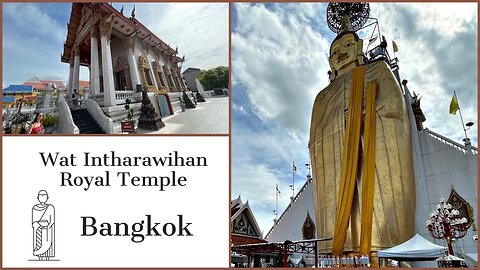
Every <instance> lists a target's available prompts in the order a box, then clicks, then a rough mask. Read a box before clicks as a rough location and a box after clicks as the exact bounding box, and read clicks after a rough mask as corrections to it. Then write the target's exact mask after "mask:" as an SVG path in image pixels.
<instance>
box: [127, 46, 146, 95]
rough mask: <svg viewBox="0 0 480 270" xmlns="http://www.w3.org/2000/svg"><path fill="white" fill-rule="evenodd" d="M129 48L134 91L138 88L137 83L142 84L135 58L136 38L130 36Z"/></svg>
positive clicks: (129, 62) (128, 56)
mask: <svg viewBox="0 0 480 270" xmlns="http://www.w3.org/2000/svg"><path fill="white" fill-rule="evenodd" d="M127 42H128V49H127V54H128V55H127V58H128V67H129V69H130V77H131V78H132V87H133V91H136V90H137V84H142V83H141V82H140V75H139V74H138V67H137V61H136V60H135V53H134V52H135V39H134V37H133V38H132V37H130V38H128V40H127Z"/></svg>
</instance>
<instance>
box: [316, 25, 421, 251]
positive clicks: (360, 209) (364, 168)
mask: <svg viewBox="0 0 480 270" xmlns="http://www.w3.org/2000/svg"><path fill="white" fill-rule="evenodd" d="M362 45H363V41H362V40H361V39H359V37H358V35H357V34H356V33H355V32H352V31H349V30H344V31H343V32H341V33H340V34H338V36H337V37H336V38H335V40H334V41H333V43H332V45H331V47H330V57H329V62H330V67H331V72H332V79H333V80H332V81H331V83H330V84H329V85H328V86H327V87H326V88H325V89H323V90H322V91H320V93H318V95H317V97H316V99H315V103H314V105H313V112H312V119H311V126H310V146H309V148H310V157H311V164H312V171H313V179H314V205H315V211H316V227H317V238H330V237H333V238H334V240H333V243H332V241H326V242H320V244H319V252H320V253H334V254H340V253H343V252H355V253H370V251H378V250H380V249H385V248H389V247H392V246H395V245H398V244H400V243H402V242H404V241H406V240H408V239H410V238H411V237H412V236H413V233H414V219H415V183H414V176H413V163H412V147H411V137H410V126H409V120H408V115H407V110H406V105H405V102H404V99H403V95H402V91H401V88H400V86H399V85H398V83H397V80H396V79H395V77H394V75H393V73H392V71H391V69H390V68H389V66H388V64H387V63H386V62H385V61H377V62H373V63H369V64H366V65H364V63H363V53H362ZM355 85H357V86H358V87H357V88H358V91H356V92H355V93H356V94H354V95H353V94H352V93H353V92H354V89H355ZM368 85H369V86H371V87H370V88H373V90H375V93H376V94H374V95H370V94H369V91H367V88H369V86H368ZM369 95H370V97H369ZM352 96H353V97H354V98H353V99H354V100H356V101H357V102H356V104H357V107H358V108H355V107H354V100H352ZM368 100H371V101H370V108H371V109H370V111H371V113H370V116H369V113H368V112H367V111H368V108H367V107H368V106H369V105H368V104H369V101H368ZM352 106H353V107H352ZM354 110H356V111H357V112H356V114H357V115H358V116H357V117H358V121H357V122H356V125H357V126H354V124H352V123H353V122H355V120H352V119H353V118H354V117H355V116H353V115H354V114H355V112H354ZM350 118H352V119H350ZM368 118H370V119H369V120H368V123H370V124H368V123H367V119H368ZM372 121H373V122H372ZM371 123H373V124H371ZM352 125H353V126H352ZM349 129H350V131H349ZM352 130H357V131H356V132H357V133H358V134H357V135H352V134H353V133H355V132H353V133H352ZM372 130H373V131H372ZM368 132H370V133H371V134H370V135H368V134H367V133H368ZM372 132H373V133H372ZM372 134H373V135H372ZM355 136H356V137H355ZM367 137H368V138H367ZM367 141H368V142H370V143H369V144H368V143H367ZM368 145H370V146H368ZM345 149H346V150H345ZM369 149H370V150H369ZM344 150H345V151H344ZM346 151H348V152H346ZM365 153H367V154H365ZM367 164H370V165H367ZM369 166H370V167H369ZM368 174H370V176H369V177H366V176H365V175H368ZM349 176H350V178H351V181H350V182H348V180H345V178H348V177H349ZM364 178H365V179H364ZM366 178H370V180H368V181H370V183H371V186H372V187H371V192H370V195H365V192H368V188H365V186H364V185H365V183H367V180H366ZM347 193H348V194H347ZM367 194H368V193H367ZM349 197H350V198H349ZM366 197H368V198H369V199H367V198H366ZM368 200H371V202H368ZM368 204H370V205H371V206H370V209H369V206H368ZM345 205H346V206H345ZM364 208H365V209H369V210H364ZM368 212H371V213H370V215H368ZM362 215H364V216H363V217H362ZM342 218H343V221H342ZM362 223H363V225H362ZM342 224H343V225H342ZM363 226H365V227H370V231H368V230H369V229H368V228H367V229H364V228H363ZM340 227H342V228H340ZM364 231H367V233H365V235H367V237H366V239H367V240H366V241H363V242H364V243H365V242H368V245H371V246H368V247H367V248H366V249H365V248H364V249H363V251H364V252H362V248H361V242H362V241H361V238H363V237H364V236H361V235H362V234H364ZM368 233H369V236H368ZM335 242H337V244H338V243H340V244H339V245H337V246H336V247H335V245H336V244H335ZM365 250H368V252H365Z"/></svg>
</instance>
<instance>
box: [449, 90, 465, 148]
mask: <svg viewBox="0 0 480 270" xmlns="http://www.w3.org/2000/svg"><path fill="white" fill-rule="evenodd" d="M453 95H454V96H455V99H456V100H457V104H458V114H460V120H462V128H463V132H465V138H466V139H468V136H467V130H466V129H465V124H464V122H463V117H462V110H461V109H460V104H459V102H458V97H457V93H456V92H455V90H454V91H453Z"/></svg>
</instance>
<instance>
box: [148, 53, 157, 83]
mask: <svg viewBox="0 0 480 270" xmlns="http://www.w3.org/2000/svg"><path fill="white" fill-rule="evenodd" d="M145 55H146V56H147V59H146V60H147V62H148V67H149V68H150V76H152V80H153V85H155V87H156V88H157V89H158V87H157V85H158V84H157V79H156V76H155V74H154V71H153V67H152V63H150V60H149V59H148V54H145Z"/></svg>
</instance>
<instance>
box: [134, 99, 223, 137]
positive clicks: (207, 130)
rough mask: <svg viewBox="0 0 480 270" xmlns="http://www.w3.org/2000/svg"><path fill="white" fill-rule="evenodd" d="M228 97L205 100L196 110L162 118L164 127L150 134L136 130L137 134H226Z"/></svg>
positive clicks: (188, 110)
mask: <svg viewBox="0 0 480 270" xmlns="http://www.w3.org/2000/svg"><path fill="white" fill-rule="evenodd" d="M229 99H230V98H229V97H214V98H207V99H206V102H199V103H198V104H197V108H195V109H187V110H186V111H185V112H181V111H180V112H175V114H174V115H171V116H167V117H164V118H162V121H163V122H164V123H165V127H164V128H162V129H160V130H159V131H155V132H150V131H147V130H143V129H137V133H138V134H228V127H229Z"/></svg>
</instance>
